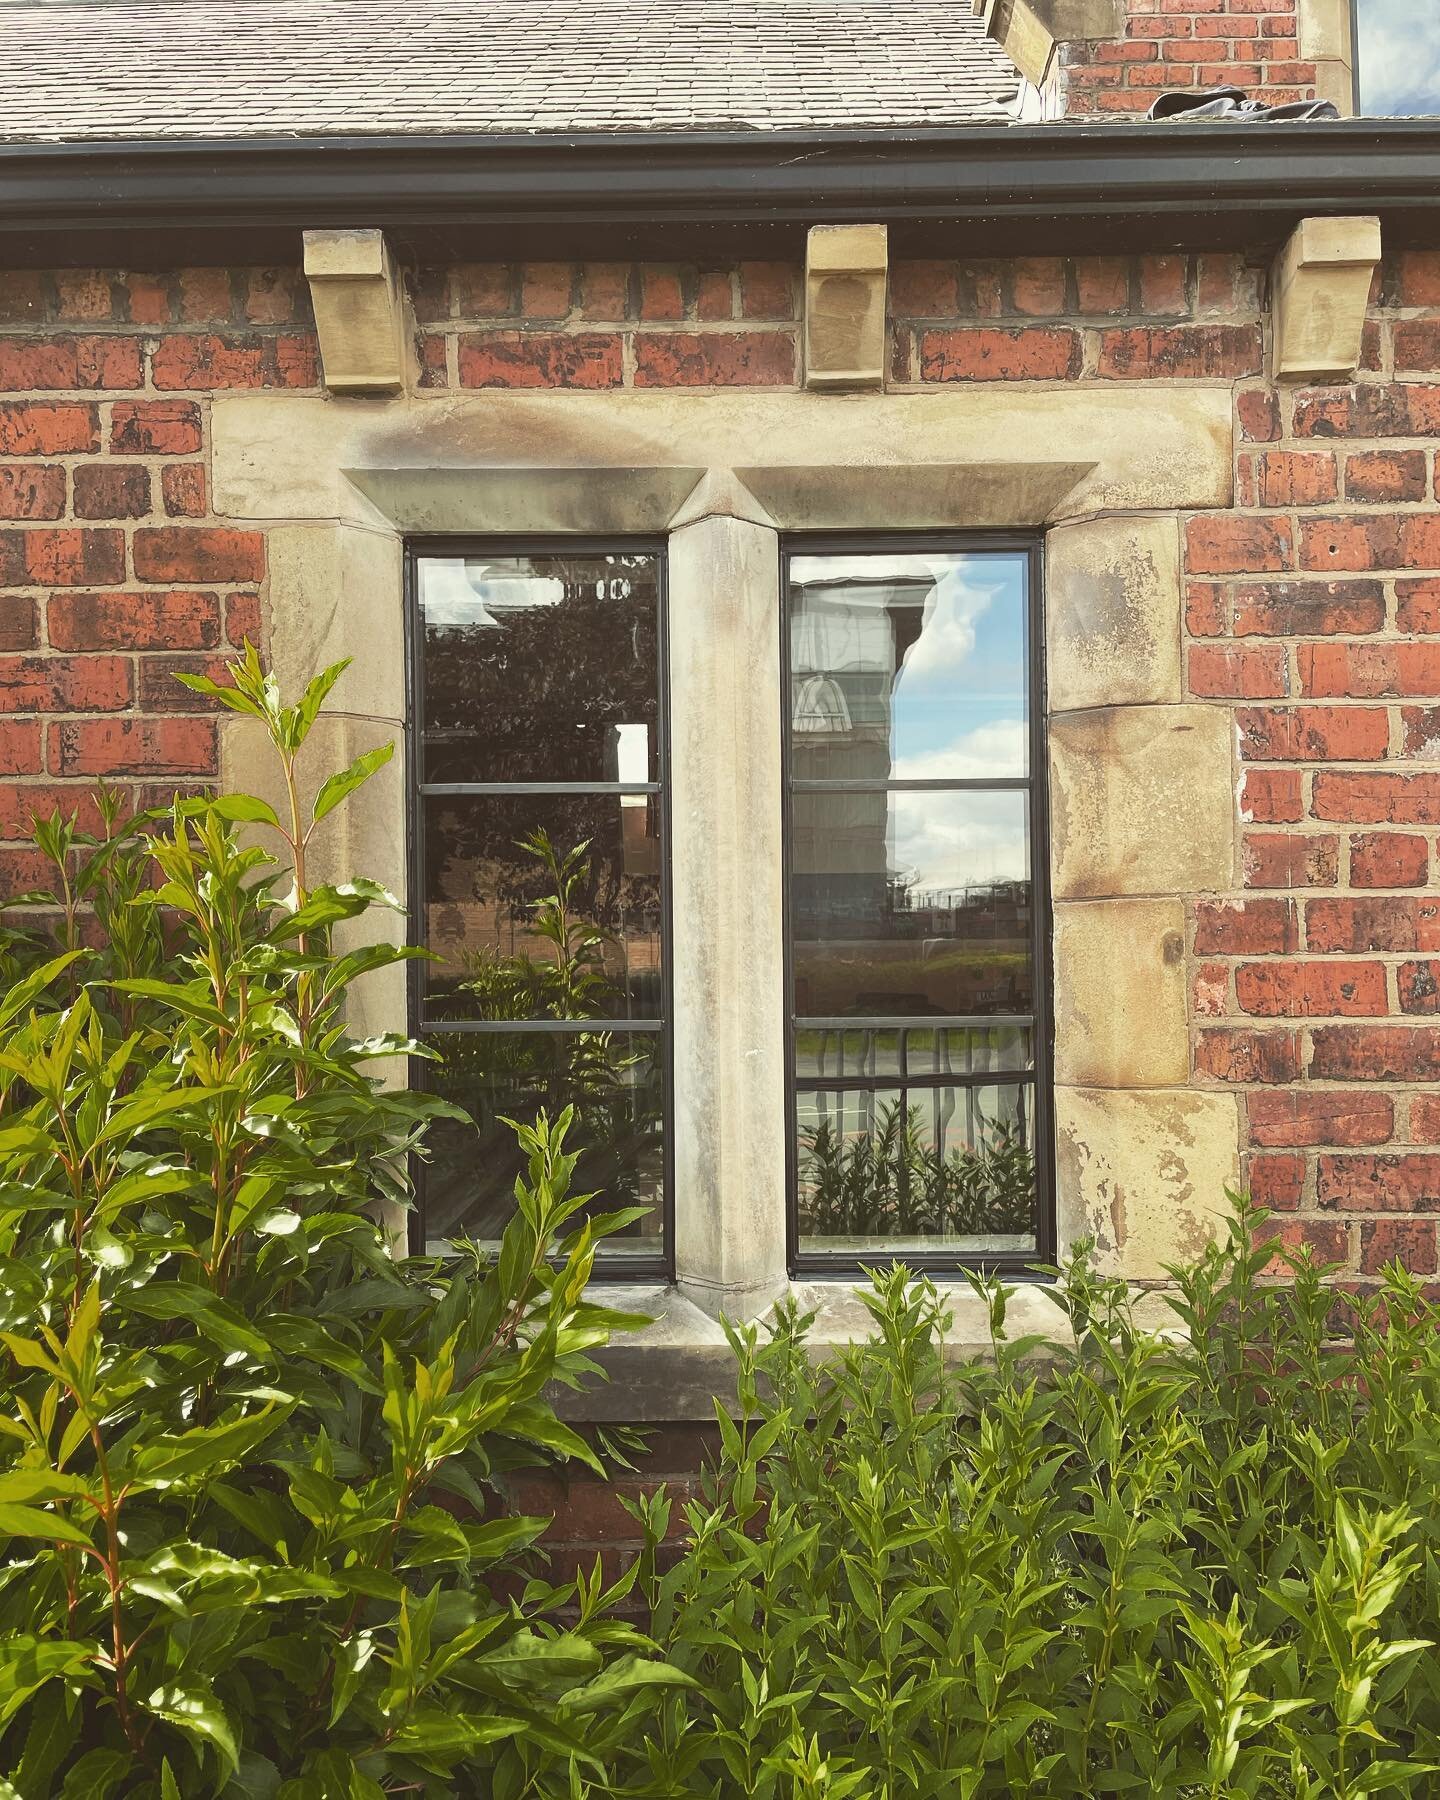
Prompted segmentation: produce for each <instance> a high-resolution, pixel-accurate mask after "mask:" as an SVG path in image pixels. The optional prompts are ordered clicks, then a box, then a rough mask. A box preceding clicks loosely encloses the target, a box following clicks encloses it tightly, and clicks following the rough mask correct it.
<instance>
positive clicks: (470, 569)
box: [418, 551, 660, 783]
mask: <svg viewBox="0 0 1440 1800" xmlns="http://www.w3.org/2000/svg"><path fill="white" fill-rule="evenodd" d="M418 585H419V600H420V618H421V626H422V629H423V631H424V639H425V642H424V659H423V665H422V666H423V671H424V696H423V704H424V718H425V729H424V745H423V759H424V768H423V772H422V779H423V780H424V781H426V782H429V783H454V782H473V781H527V782H537V781H641V782H644V781H656V780H658V779H659V758H658V726H659V713H658V694H659V667H660V665H659V649H658V644H659V637H658V631H657V620H658V616H659V598H660V588H659V562H658V559H657V558H656V557H655V556H653V555H648V554H638V553H626V554H623V555H597V554H596V553H594V552H593V551H590V552H586V551H576V552H575V554H573V555H569V554H567V555H544V556H497V557H485V556H468V557H426V558H423V559H422V560H421V562H420V564H419V584H418Z"/></svg>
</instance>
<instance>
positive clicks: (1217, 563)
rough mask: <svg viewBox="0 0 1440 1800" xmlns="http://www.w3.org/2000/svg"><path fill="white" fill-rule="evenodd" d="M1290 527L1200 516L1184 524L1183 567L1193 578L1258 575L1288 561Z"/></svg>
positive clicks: (1277, 521)
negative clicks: (1198, 576)
mask: <svg viewBox="0 0 1440 1800" xmlns="http://www.w3.org/2000/svg"><path fill="white" fill-rule="evenodd" d="M1290 552H1291V540H1290V526H1289V523H1288V521H1286V520H1284V519H1245V518H1238V517H1236V516H1235V515H1234V514H1232V513H1202V514H1201V515H1200V516H1199V517H1197V518H1193V519H1189V520H1187V521H1186V525H1185V566H1186V568H1187V569H1188V570H1189V571H1190V573H1191V574H1192V575H1243V574H1258V573H1262V572H1264V571H1265V570H1267V569H1273V570H1277V571H1278V570H1281V569H1284V568H1285V567H1286V565H1287V564H1288V563H1289V561H1290Z"/></svg>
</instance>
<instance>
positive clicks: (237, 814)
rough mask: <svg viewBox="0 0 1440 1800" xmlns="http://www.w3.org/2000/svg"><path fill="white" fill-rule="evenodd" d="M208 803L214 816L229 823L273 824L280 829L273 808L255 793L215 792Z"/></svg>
mask: <svg viewBox="0 0 1440 1800" xmlns="http://www.w3.org/2000/svg"><path fill="white" fill-rule="evenodd" d="M209 805H210V810H211V811H212V812H213V813H214V814H215V816H216V818H219V819H226V820H228V821H229V822H230V823H231V824H235V825H273V826H274V827H275V829H276V830H277V831H278V830H279V829H280V821H279V819H277V818H276V816H275V808H274V807H273V806H271V805H270V804H269V803H268V802H267V801H264V800H261V799H260V798H259V797H258V796H257V795H255V794H217V795H216V796H215V798H214V799H213V800H211V801H210V803H209Z"/></svg>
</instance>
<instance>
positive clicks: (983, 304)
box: [958, 262, 1005, 319]
mask: <svg viewBox="0 0 1440 1800" xmlns="http://www.w3.org/2000/svg"><path fill="white" fill-rule="evenodd" d="M1003 269H1004V264H1003V263H998V262H962V263H961V264H960V267H959V271H958V281H959V286H960V311H961V312H962V313H963V314H964V315H965V316H966V317H969V318H976V319H998V318H999V317H1000V315H1001V314H1002V313H1003V312H1004V310H1005V289H1004V282H1003V280H1002V272H1003Z"/></svg>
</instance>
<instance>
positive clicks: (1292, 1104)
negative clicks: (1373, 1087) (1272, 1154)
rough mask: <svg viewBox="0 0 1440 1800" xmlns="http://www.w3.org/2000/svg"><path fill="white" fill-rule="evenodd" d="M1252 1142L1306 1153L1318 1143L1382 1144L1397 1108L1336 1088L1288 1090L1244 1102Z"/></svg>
mask: <svg viewBox="0 0 1440 1800" xmlns="http://www.w3.org/2000/svg"><path fill="white" fill-rule="evenodd" d="M1245 1107H1246V1111H1247V1113H1248V1115H1249V1120H1250V1142H1251V1143H1252V1144H1256V1145H1258V1146H1260V1147H1261V1148H1264V1149H1273V1150H1292V1149H1305V1148H1307V1147H1308V1146H1311V1145H1317V1144H1344V1145H1352V1146H1358V1145H1364V1144H1385V1143H1388V1142H1389V1141H1390V1138H1391V1135H1392V1134H1393V1132H1394V1129H1395V1103H1394V1101H1393V1100H1391V1098H1390V1097H1389V1095H1387V1094H1372V1093H1367V1092H1365V1090H1364V1089H1361V1090H1359V1091H1355V1090H1353V1089H1352V1090H1346V1089H1343V1088H1342V1089H1340V1090H1339V1091H1338V1092H1337V1091H1334V1090H1324V1089H1316V1088H1308V1087H1299V1088H1287V1089H1285V1090H1284V1091H1283V1092H1279V1093H1255V1094H1250V1095H1248V1096H1247V1097H1246V1101H1245Z"/></svg>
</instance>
